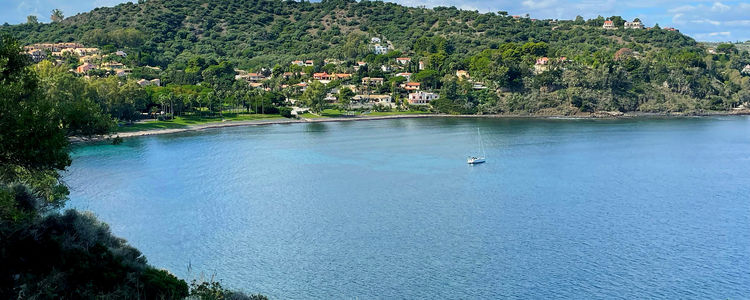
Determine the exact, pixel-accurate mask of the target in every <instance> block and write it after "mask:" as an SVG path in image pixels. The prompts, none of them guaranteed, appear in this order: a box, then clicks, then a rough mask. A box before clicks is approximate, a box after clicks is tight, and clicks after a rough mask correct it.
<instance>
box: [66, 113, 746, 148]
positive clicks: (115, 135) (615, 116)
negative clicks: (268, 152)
mask: <svg viewBox="0 0 750 300" xmlns="http://www.w3.org/2000/svg"><path fill="white" fill-rule="evenodd" d="M746 115H750V111H748V110H742V111H735V112H732V111H727V112H707V113H700V114H671V113H641V112H637V113H614V112H598V113H590V114H581V115H539V114H529V115H518V114H512V115H503V114H495V115H450V114H403V115H389V116H354V117H335V118H316V119H305V118H301V119H285V118H278V119H265V120H251V121H225V122H215V123H207V124H200V125H191V126H187V127H185V128H171V129H152V130H140V131H132V132H117V133H112V134H109V135H95V136H90V137H81V136H71V137H69V138H68V140H69V141H70V142H71V143H88V142H100V141H106V140H109V139H112V138H118V137H119V138H132V137H140V136H149V135H162V134H173V133H181V132H191V131H201V130H206V129H215V128H225V127H239V126H262V125H278V124H298V123H327V122H350V121H374V120H391V119H421V118H487V119H492V118H499V119H582V120H586V119H591V120H596V119H629V118H659V117H665V118H680V117H711V116H746Z"/></svg>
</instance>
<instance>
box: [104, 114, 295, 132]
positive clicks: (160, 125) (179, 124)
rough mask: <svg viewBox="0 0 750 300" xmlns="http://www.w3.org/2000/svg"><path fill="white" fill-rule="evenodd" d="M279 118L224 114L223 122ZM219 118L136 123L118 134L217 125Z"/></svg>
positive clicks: (273, 116) (188, 117)
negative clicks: (208, 124)
mask: <svg viewBox="0 0 750 300" xmlns="http://www.w3.org/2000/svg"><path fill="white" fill-rule="evenodd" d="M275 118H281V116H280V115H268V114H265V115H264V114H224V120H225V121H252V120H262V119H275ZM219 122H221V118H219V117H218V116H216V117H200V116H183V117H176V118H174V120H169V121H156V120H154V121H146V122H138V123H135V124H133V125H123V126H120V127H119V128H118V131H119V132H133V131H142V130H155V129H176V128H185V127H188V126H191V125H200V124H207V123H219Z"/></svg>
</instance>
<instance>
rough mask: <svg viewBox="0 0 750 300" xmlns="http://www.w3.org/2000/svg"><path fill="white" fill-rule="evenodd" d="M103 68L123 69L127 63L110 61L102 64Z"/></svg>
mask: <svg viewBox="0 0 750 300" xmlns="http://www.w3.org/2000/svg"><path fill="white" fill-rule="evenodd" d="M102 69H104V70H123V69H125V65H124V64H122V63H118V62H108V63H103V64H102Z"/></svg>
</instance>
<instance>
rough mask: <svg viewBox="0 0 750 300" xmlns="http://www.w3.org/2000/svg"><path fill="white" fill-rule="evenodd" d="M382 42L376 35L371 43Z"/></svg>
mask: <svg viewBox="0 0 750 300" xmlns="http://www.w3.org/2000/svg"><path fill="white" fill-rule="evenodd" d="M381 42H382V41H381V40H380V38H378V37H374V38H371V39H370V43H373V44H380V43H381Z"/></svg>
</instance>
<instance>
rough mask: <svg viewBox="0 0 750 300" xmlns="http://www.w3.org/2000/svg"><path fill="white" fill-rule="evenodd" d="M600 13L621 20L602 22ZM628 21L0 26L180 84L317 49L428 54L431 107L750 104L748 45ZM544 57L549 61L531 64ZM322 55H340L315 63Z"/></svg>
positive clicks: (345, 2)
mask: <svg viewBox="0 0 750 300" xmlns="http://www.w3.org/2000/svg"><path fill="white" fill-rule="evenodd" d="M532 17H533V16H532ZM605 19H608V20H612V21H614V24H615V26H617V27H619V29H618V30H604V29H602V25H603V24H604V21H605ZM624 22H625V21H624V20H623V19H622V18H621V17H619V16H611V17H607V18H604V17H599V18H596V19H591V20H584V19H583V18H580V17H578V18H576V19H575V20H535V19H532V18H529V17H519V16H515V17H514V16H508V15H507V13H506V12H496V13H479V12H476V11H466V10H459V9H456V8H454V7H450V8H448V7H437V8H434V9H426V8H414V7H405V6H401V5H397V4H393V3H386V2H380V1H361V2H355V1H351V0H328V1H322V2H320V3H310V2H305V1H303V2H296V1H279V0H240V1H230V0H218V1H206V0H149V1H139V3H138V4H133V3H127V4H121V5H118V6H116V7H113V8H98V9H95V10H93V11H91V12H89V13H84V14H79V15H76V16H72V17H69V18H67V19H64V20H62V21H61V22H57V23H51V24H38V23H34V24H21V25H14V26H3V27H2V29H0V32H5V33H10V34H11V35H13V36H15V37H16V38H18V39H20V40H21V41H23V42H25V43H27V44H31V43H37V42H74V41H75V42H82V43H84V44H86V45H87V46H96V47H101V48H102V49H104V50H105V51H114V50H117V49H125V50H126V51H128V53H130V54H131V55H129V56H128V57H127V58H126V59H125V61H124V62H125V63H127V64H128V65H130V66H133V67H135V68H137V67H138V66H158V67H160V68H161V69H162V70H163V71H162V72H161V73H160V74H156V75H151V77H155V76H158V77H160V78H162V81H163V82H165V83H173V84H180V85H185V84H200V83H201V82H202V81H203V78H201V76H200V74H197V73H198V72H201V71H203V70H205V68H206V66H205V62H206V61H208V62H213V63H216V64H218V62H221V61H226V66H233V67H234V68H239V69H243V70H249V71H261V70H262V69H263V68H266V69H268V70H271V69H273V73H274V74H277V75H278V74H280V73H281V72H284V71H290V65H289V62H290V61H293V60H298V59H310V60H315V62H316V64H315V66H314V68H313V69H312V70H311V71H314V72H320V71H322V70H329V71H331V70H332V71H334V72H335V71H339V72H343V71H347V70H346V69H344V68H345V67H351V66H352V65H353V64H354V63H355V62H357V61H365V62H367V63H368V64H370V66H373V65H381V64H383V63H384V62H388V61H389V60H392V59H393V58H395V57H398V56H407V57H410V58H412V62H413V63H414V64H416V62H417V61H424V62H425V63H426V66H425V68H424V69H417V68H416V66H407V67H406V69H405V70H406V71H413V72H415V73H417V72H418V73H417V74H415V77H416V78H419V79H422V80H421V81H422V84H423V86H427V87H429V88H430V89H432V90H434V91H435V92H439V93H440V95H441V96H443V97H441V100H440V101H437V102H435V103H433V105H432V107H433V108H434V109H435V110H437V111H441V112H448V113H551V114H575V113H580V112H594V111H623V112H626V111H644V112H700V111H706V110H720V111H727V110H731V109H733V108H737V107H740V106H742V105H743V104H744V103H748V102H750V79H749V78H750V77H748V76H747V75H750V74H743V73H741V71H742V70H743V68H744V66H746V65H747V64H750V55H748V53H747V51H741V50H738V49H737V48H736V47H733V46H732V45H728V44H727V47H719V48H721V49H720V51H718V52H716V51H714V52H713V53H709V51H707V50H708V49H707V47H706V46H704V45H701V44H699V43H696V41H694V40H693V39H692V38H690V37H688V36H685V35H683V34H681V33H679V32H677V31H673V30H665V29H661V28H659V27H658V25H657V26H654V27H653V28H648V29H624V28H622V25H623V23H624ZM372 37H378V38H382V39H383V40H384V41H389V42H390V43H391V44H390V45H392V49H393V52H391V53H388V54H382V55H378V54H374V53H373V51H372V50H371V47H370V46H371V45H369V44H368V42H369V41H370V38H372ZM544 57H549V59H550V65H549V66H545V67H544V68H538V69H535V64H537V62H538V60H539V59H540V58H544ZM561 58H564V59H561ZM196 59H198V60H196ZM325 59H338V60H342V61H344V62H345V63H344V64H343V65H342V66H339V67H336V68H328V69H324V67H325V64H324V63H321V62H322V61H323V60H325ZM196 62H204V64H203V66H201V64H200V63H196ZM558 62H559V63H558ZM456 70H467V71H468V72H469V74H471V77H472V79H474V80H475V81H476V82H481V83H482V84H483V85H486V86H487V87H488V88H489V90H490V91H494V92H493V93H489V94H488V93H486V92H482V93H479V92H476V91H474V90H472V89H471V87H470V86H467V85H466V84H462V83H461V82H460V80H458V79H457V78H455V77H456V76H453V75H454V74H455V72H456ZM190 74H196V75H194V76H192V77H191V75H190ZM186 76H187V78H188V79H185V78H186ZM366 76H371V77H386V80H388V79H389V77H395V76H393V75H392V74H388V73H386V74H383V72H380V71H379V70H376V69H375V68H370V69H369V70H367V69H366V70H364V71H360V72H358V73H357V74H355V77H354V78H353V81H355V82H356V80H358V79H359V78H362V77H366ZM146 77H147V76H146ZM277 78H278V77H277ZM297 82H299V80H297ZM285 83H290V84H294V83H295V82H288V81H284V80H281V79H277V80H274V81H272V82H271V83H270V84H266V86H268V87H270V89H271V90H274V91H280V90H281V89H282V87H283V86H284V84H285ZM381 92H384V93H393V94H396V91H393V90H384V91H381Z"/></svg>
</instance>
